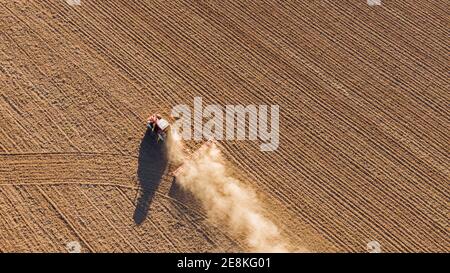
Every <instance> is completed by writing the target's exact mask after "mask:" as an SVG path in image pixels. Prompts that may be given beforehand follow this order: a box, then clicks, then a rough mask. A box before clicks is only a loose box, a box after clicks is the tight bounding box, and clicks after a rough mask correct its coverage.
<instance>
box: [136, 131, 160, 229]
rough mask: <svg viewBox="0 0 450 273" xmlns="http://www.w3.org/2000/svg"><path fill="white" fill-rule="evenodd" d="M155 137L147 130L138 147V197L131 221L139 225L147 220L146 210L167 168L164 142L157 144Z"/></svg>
mask: <svg viewBox="0 0 450 273" xmlns="http://www.w3.org/2000/svg"><path fill="white" fill-rule="evenodd" d="M156 138H157V137H156V135H155V134H154V133H152V132H151V130H147V132H146V133H145V136H144V138H143V139H142V141H141V145H140V147H139V162H138V170H137V177H138V181H139V185H140V191H139V192H140V195H139V198H138V200H137V204H136V209H135V211H134V215H133V220H134V222H135V223H136V224H138V225H140V224H142V222H144V220H145V219H146V218H147V215H148V210H149V208H150V205H151V203H152V200H153V197H154V196H155V193H156V190H157V189H158V186H159V184H160V182H161V178H162V176H163V174H164V171H165V169H166V167H167V161H168V158H167V150H166V145H165V143H164V142H160V143H158V142H157V141H156Z"/></svg>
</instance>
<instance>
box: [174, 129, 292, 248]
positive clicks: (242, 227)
mask: <svg viewBox="0 0 450 273" xmlns="http://www.w3.org/2000/svg"><path fill="white" fill-rule="evenodd" d="M172 136H173V137H172V138H171V140H169V141H168V151H169V157H170V158H171V159H172V160H178V162H180V161H182V162H183V163H184V164H183V168H182V169H181V171H179V172H178V173H177V179H176V181H177V182H176V183H179V184H180V186H181V187H182V188H183V189H185V190H188V191H190V192H191V193H192V194H193V195H194V196H195V197H196V198H197V199H198V200H200V202H201V203H202V206H203V207H204V209H205V211H206V213H207V216H208V218H209V219H210V220H211V221H212V222H214V223H216V224H220V225H222V226H226V227H227V228H228V230H229V231H230V233H231V234H233V235H234V236H236V237H239V238H244V240H245V241H246V243H247V246H248V248H249V249H248V250H249V251H251V252H288V251H289V250H288V246H287V244H286V243H285V242H284V241H283V239H282V237H281V235H280V231H279V229H278V227H277V226H276V225H275V224H274V223H273V222H272V221H270V220H269V219H268V218H267V217H265V216H264V215H263V212H262V207H261V204H260V202H259V201H258V198H257V196H256V193H255V192H254V191H253V190H252V189H251V188H249V187H248V186H245V185H243V184H242V183H241V182H240V181H238V180H237V179H235V178H233V177H231V176H229V175H228V174H227V169H226V165H225V161H224V158H223V157H222V156H221V154H220V150H219V149H218V147H217V145H215V144H214V143H213V144H212V145H209V146H207V147H206V148H205V149H202V150H200V153H199V154H197V155H196V156H195V157H194V158H189V159H186V157H185V156H184V155H183V149H182V144H181V138H179V137H178V135H176V134H175V135H174V134H172ZM183 159H184V160H183Z"/></svg>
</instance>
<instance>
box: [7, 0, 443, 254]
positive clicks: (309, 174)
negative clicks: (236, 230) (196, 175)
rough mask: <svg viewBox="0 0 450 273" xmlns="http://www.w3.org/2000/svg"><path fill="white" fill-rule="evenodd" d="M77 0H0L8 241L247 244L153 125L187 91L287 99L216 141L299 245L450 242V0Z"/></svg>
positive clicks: (29, 248)
mask: <svg viewBox="0 0 450 273" xmlns="http://www.w3.org/2000/svg"><path fill="white" fill-rule="evenodd" d="M68 2H71V3H72V5H70V4H68V3H67V1H64V0H61V1H59V0H39V1H37V0H33V1H30V0H0V251H1V252H41V251H42V252H67V251H69V249H68V247H67V244H68V243H70V242H78V243H79V245H80V247H81V251H83V252H194V251H195V252H198V251H211V252H219V251H220V252H221V251H223V252H235V251H237V252H240V251H248V247H247V245H246V243H245V241H244V240H243V238H240V237H239V236H234V235H233V234H232V233H230V231H229V230H227V229H226V228H224V227H223V226H220V225H217V224H215V223H214V222H212V221H209V219H208V218H207V215H206V212H205V210H204V208H203V207H202V206H201V204H200V203H199V202H198V200H196V199H195V197H193V196H191V195H190V194H189V192H186V191H184V190H183V189H180V187H178V186H177V184H176V183H174V179H173V176H171V175H170V172H171V171H172V170H173V169H174V168H175V167H176V166H174V165H173V164H171V163H170V162H167V160H165V159H164V158H163V157H164V156H163V155H162V154H161V152H160V151H158V149H154V148H152V147H153V146H152V145H153V144H152V141H153V140H152V139H150V137H149V136H148V135H146V134H145V130H146V128H145V120H146V118H147V116H148V114H149V113H153V112H159V113H161V114H163V115H164V116H169V115H170V111H171V109H172V107H173V106H175V105H178V104H187V105H192V104H193V98H194V97H202V98H203V102H204V104H219V105H225V104H232V105H236V104H242V105H249V104H256V105H259V104H267V105H279V107H280V115H281V120H280V145H279V148H278V149H277V150H276V151H274V152H261V151H260V150H259V143H258V142H254V141H221V142H220V143H219V147H220V149H221V151H222V153H223V155H224V156H225V158H226V159H227V164H228V165H229V166H230V169H231V170H232V173H233V176H234V177H235V178H237V179H239V181H241V182H242V183H244V184H245V185H247V186H249V187H251V188H252V189H253V190H254V191H255V192H256V193H257V194H258V196H259V197H260V200H262V203H263V206H264V207H265V216H266V217H267V218H268V219H271V221H273V223H275V224H276V225H277V226H278V227H279V229H280V230H281V233H282V236H283V238H285V240H286V241H287V242H289V245H290V250H291V251H300V250H304V249H306V250H308V251H313V252H316V251H319V252H334V251H337V252H366V251H367V244H368V242H371V241H376V242H378V243H379V244H380V246H381V251H383V252H416V251H418V252H434V251H441V252H449V251H450V247H449V246H450V244H449V243H450V242H449V238H450V237H449V228H448V201H449V172H448V170H449V155H448V152H449V143H450V137H449V134H448V130H449V125H450V120H449V119H450V116H449V93H448V90H449V81H448V25H449V21H448V14H447V13H448V8H449V7H448V1H443V0H442V1H441V0H439V1H425V0H422V1H416V0H405V1H382V3H381V5H372V6H371V5H368V4H367V1H365V0H351V1H349V0H348V1H347V0H341V1H334V0H333V1H332V0H317V1H276V2H275V1H268V0H265V1H165V0H161V1H150V0H148V1H137V0H111V1H100V0H99V1H94V0H81V1H80V5H74V3H75V4H76V2H77V1H76V0H74V1H68ZM200 144H201V143H200V142H195V141H188V142H186V146H187V147H188V148H190V149H192V150H194V149H196V148H197V147H199V145H200Z"/></svg>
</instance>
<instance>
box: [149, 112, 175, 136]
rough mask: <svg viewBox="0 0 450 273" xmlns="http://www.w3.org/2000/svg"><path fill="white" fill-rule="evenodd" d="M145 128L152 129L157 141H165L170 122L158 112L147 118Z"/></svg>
mask: <svg viewBox="0 0 450 273" xmlns="http://www.w3.org/2000/svg"><path fill="white" fill-rule="evenodd" d="M147 128H149V129H152V132H155V133H156V135H157V136H158V139H157V141H159V140H162V141H165V140H166V138H167V134H168V133H169V128H170V123H169V122H168V121H167V120H165V119H163V118H162V117H161V115H159V114H153V115H151V116H150V117H149V118H148V119H147Z"/></svg>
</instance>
